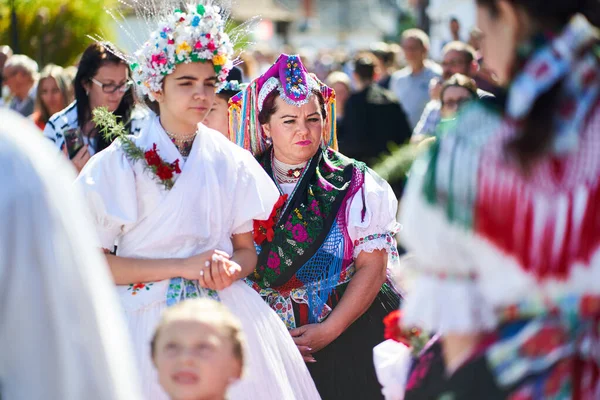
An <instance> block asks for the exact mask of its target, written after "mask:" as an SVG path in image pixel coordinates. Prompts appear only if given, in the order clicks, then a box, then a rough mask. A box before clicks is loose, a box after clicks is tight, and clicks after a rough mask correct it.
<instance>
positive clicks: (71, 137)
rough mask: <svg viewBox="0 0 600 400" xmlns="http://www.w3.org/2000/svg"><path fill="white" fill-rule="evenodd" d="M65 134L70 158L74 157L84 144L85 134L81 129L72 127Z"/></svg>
mask: <svg viewBox="0 0 600 400" xmlns="http://www.w3.org/2000/svg"><path fill="white" fill-rule="evenodd" d="M63 135H64V137H65V146H67V152H68V153H69V158H70V159H72V158H73V157H75V155H77V152H79V150H81V148H82V147H83V145H84V143H83V134H82V133H81V129H79V128H72V129H67V130H66V131H65V132H64V133H63Z"/></svg>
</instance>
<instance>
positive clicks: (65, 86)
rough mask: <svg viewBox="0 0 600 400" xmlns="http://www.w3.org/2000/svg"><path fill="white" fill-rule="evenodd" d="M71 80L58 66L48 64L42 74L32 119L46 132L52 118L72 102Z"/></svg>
mask: <svg viewBox="0 0 600 400" xmlns="http://www.w3.org/2000/svg"><path fill="white" fill-rule="evenodd" d="M72 92H73V89H72V84H71V79H70V78H69V76H68V75H67V73H66V71H65V70H64V69H63V68H62V67H59V66H58V65H54V64H48V65H46V66H45V67H44V69H43V70H42V72H41V73H40V79H39V82H38V90H37V94H36V96H35V111H34V113H33V114H31V116H30V118H31V119H32V120H33V122H34V123H35V124H36V125H37V127H38V128H40V129H41V130H44V128H45V127H46V123H47V122H48V120H49V119H50V117H51V116H52V115H54V114H56V113H57V112H59V111H60V110H62V109H64V108H65V107H67V105H69V103H70V102H71V101H72V98H71V94H72Z"/></svg>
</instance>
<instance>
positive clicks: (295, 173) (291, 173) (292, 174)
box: [287, 168, 304, 178]
mask: <svg viewBox="0 0 600 400" xmlns="http://www.w3.org/2000/svg"><path fill="white" fill-rule="evenodd" d="M303 170H304V168H295V169H289V170H288V172H287V176H288V178H300V175H302V171H303Z"/></svg>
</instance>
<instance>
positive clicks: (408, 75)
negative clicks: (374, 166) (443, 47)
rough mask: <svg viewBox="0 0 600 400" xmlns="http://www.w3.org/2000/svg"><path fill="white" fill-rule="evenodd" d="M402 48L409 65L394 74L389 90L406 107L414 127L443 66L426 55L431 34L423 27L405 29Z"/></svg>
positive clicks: (411, 126)
mask: <svg viewBox="0 0 600 400" xmlns="http://www.w3.org/2000/svg"><path fill="white" fill-rule="evenodd" d="M402 50H403V51H404V55H405V58H406V62H407V64H408V66H407V67H405V68H403V69H401V70H400V71H397V72H395V73H394V74H392V79H391V82H390V90H391V91H392V92H394V94H395V95H396V97H397V98H398V101H400V104H402V108H403V109H404V110H405V111H406V114H407V116H408V121H409V125H410V128H411V130H412V129H414V127H415V126H416V125H417V122H419V118H421V114H422V113H423V110H424V109H425V105H426V104H427V103H428V102H429V81H431V79H432V78H435V77H438V76H441V75H442V69H441V68H440V66H439V65H437V64H436V63H434V62H432V61H430V60H428V59H427V57H428V54H429V36H427V34H426V33H425V32H423V31H422V30H420V29H409V30H406V31H404V33H403V34H402Z"/></svg>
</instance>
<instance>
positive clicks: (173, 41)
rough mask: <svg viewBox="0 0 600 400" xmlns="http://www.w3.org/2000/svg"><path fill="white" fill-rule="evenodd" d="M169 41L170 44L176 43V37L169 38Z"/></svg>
mask: <svg viewBox="0 0 600 400" xmlns="http://www.w3.org/2000/svg"><path fill="white" fill-rule="evenodd" d="M167 43H168V44H175V40H174V39H169V40H168V41H167Z"/></svg>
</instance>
